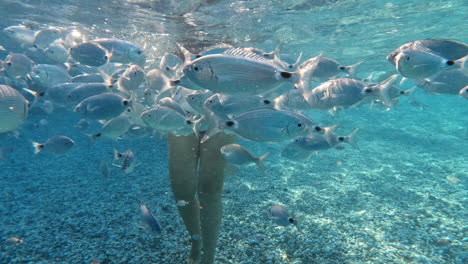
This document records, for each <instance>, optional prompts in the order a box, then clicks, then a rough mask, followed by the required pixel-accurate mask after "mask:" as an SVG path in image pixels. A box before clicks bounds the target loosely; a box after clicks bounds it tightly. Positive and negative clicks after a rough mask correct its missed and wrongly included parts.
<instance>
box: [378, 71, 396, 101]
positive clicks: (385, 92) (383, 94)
mask: <svg viewBox="0 0 468 264" xmlns="http://www.w3.org/2000/svg"><path fill="white" fill-rule="evenodd" d="M397 78H398V74H394V75H392V76H390V77H388V78H387V79H386V80H384V81H382V82H381V83H379V85H378V87H379V97H380V99H381V100H382V101H383V103H384V104H385V105H386V106H388V107H390V106H392V105H393V104H394V99H395V98H392V94H391V93H392V89H393V83H394V82H395V81H396V79H397Z"/></svg>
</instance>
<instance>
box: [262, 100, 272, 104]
mask: <svg viewBox="0 0 468 264" xmlns="http://www.w3.org/2000/svg"><path fill="white" fill-rule="evenodd" d="M263 103H264V104H271V101H270V100H263Z"/></svg>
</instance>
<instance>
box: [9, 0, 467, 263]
mask: <svg viewBox="0 0 468 264" xmlns="http://www.w3.org/2000/svg"><path fill="white" fill-rule="evenodd" d="M0 6H1V8H0V17H1V19H0V28H2V29H3V28H5V27H8V26H12V25H19V24H25V25H27V26H28V27H30V28H31V29H33V30H39V29H43V28H47V27H48V26H53V27H60V28H67V29H72V28H73V29H76V30H77V31H79V32H81V34H83V35H84V36H86V37H87V38H88V39H94V38H101V37H113V38H119V39H124V40H128V41H130V42H132V43H135V44H136V45H138V46H139V47H141V48H143V49H144V51H145V53H146V54H147V63H146V66H145V72H147V71H149V70H151V69H153V68H156V66H157V65H158V64H159V60H160V59H161V56H162V55H163V54H164V53H165V52H172V53H180V52H179V51H178V48H177V45H176V43H179V44H181V45H182V46H184V47H186V48H187V49H189V50H190V51H191V52H193V53H197V52H200V51H202V50H203V49H204V48H206V47H208V46H212V45H214V44H219V43H228V44H231V45H233V46H236V47H237V46H240V47H244V46H245V47H256V48H260V49H263V50H266V51H271V50H273V49H275V47H276V46H277V45H278V43H281V51H282V52H284V53H289V54H292V55H293V57H297V56H298V55H299V53H301V52H302V53H303V60H305V59H308V58H311V57H314V56H316V55H317V54H318V53H320V52H323V53H324V55H325V56H327V57H331V58H333V59H335V60H337V61H339V62H340V63H342V64H343V65H351V64H354V63H356V62H359V61H363V62H364V63H363V64H362V65H361V66H360V68H359V69H358V77H360V78H365V77H367V76H369V75H370V74H371V73H372V72H373V71H384V72H388V73H391V74H393V73H397V72H396V70H395V68H394V67H393V65H391V64H390V63H388V62H387V61H386V59H385V58H386V56H387V55H388V53H390V52H391V51H392V50H394V49H396V48H398V47H399V46H401V45H403V44H405V43H408V42H411V41H415V40H419V39H424V38H446V39H452V40H457V41H460V42H464V43H468V34H467V32H468V24H467V23H466V21H467V14H468V3H467V2H466V1H364V0H362V1H357V0H356V1H351V0H350V1H325V0H323V1H321V0H317V1H305V0H303V1H300V0H297V1H209V3H205V2H203V3H202V1H188V0H184V1H164V0H162V1H144V0H127V1H124V0H114V1H110V0H106V1H89V0H86V1H71V0H69V1H33V0H30V1H21V2H17V1H10V0H0ZM187 6H190V8H187ZM2 34H4V33H3V32H1V33H0V45H2V46H3V47H4V50H0V59H1V60H3V59H5V57H6V56H7V54H8V52H10V51H14V52H22V50H21V48H20V47H18V46H17V45H14V44H12V43H11V42H9V41H8V39H7V37H6V36H5V35H2ZM413 86H414V85H413V84H412V83H411V82H405V83H404V84H401V85H400V88H401V89H403V90H407V89H409V88H411V87H413ZM414 96H415V98H416V99H417V102H418V104H419V106H414V104H411V103H410V102H409V100H407V98H401V100H400V101H401V102H400V103H399V104H398V105H396V106H395V107H394V108H392V109H390V110H388V111H386V110H385V109H383V108H381V107H373V108H370V107H369V105H361V106H359V107H356V108H350V109H346V110H344V111H342V112H340V113H338V115H337V116H336V117H332V116H330V115H329V114H327V113H326V112H319V111H312V110H311V111H307V113H306V114H307V115H308V116H310V117H311V118H313V119H314V120H315V121H317V122H318V123H319V124H320V125H322V126H329V125H332V124H339V125H340V127H339V128H338V130H337V132H338V134H340V135H341V134H343V135H347V134H349V133H350V132H351V131H353V129H355V128H359V129H360V131H359V133H358V134H357V140H358V145H359V150H357V149H353V148H351V147H348V146H345V149H344V150H335V149H331V150H327V151H322V152H320V153H318V154H317V155H315V154H313V155H312V156H311V157H310V158H309V159H307V160H305V161H299V162H298V161H291V160H288V159H285V158H283V157H281V155H280V153H281V151H282V149H283V148H284V147H285V146H286V144H287V143H288V142H281V143H274V144H273V143H258V142H250V141H245V140H242V139H240V140H239V142H240V143H241V144H243V145H244V146H245V147H247V148H248V149H249V150H251V151H252V152H253V154H254V155H256V156H259V155H261V154H263V153H265V152H270V153H271V154H270V156H269V157H268V158H267V159H266V160H265V162H264V165H265V167H266V173H265V175H261V174H259V173H258V171H257V170H256V168H255V167H246V168H242V169H240V170H238V171H237V173H234V172H232V173H228V175H227V176H226V178H225V183H224V193H223V206H224V211H223V222H222V225H221V229H220V235H219V240H218V247H217V253H216V260H215V263H236V264H238V263H239V264H254V263H255V264H271V263H277V264H278V263H294V264H299V263H303V264H312V263H460V264H461V263H467V262H468V254H467V240H468V238H467V219H468V217H467V214H466V212H467V211H466V205H467V189H466V187H467V176H468V166H467V164H466V161H467V160H468V155H467V149H468V132H467V124H468V121H467V118H466V115H467V113H468V107H467V103H468V102H467V101H466V100H465V99H464V98H462V97H461V96H456V95H435V94H429V93H426V92H424V91H422V89H418V90H416V91H415V94H414ZM28 98H29V97H28ZM41 100H43V99H40V102H39V104H38V105H36V106H33V107H32V109H31V110H30V115H29V117H28V118H27V120H26V121H25V122H24V123H23V124H22V126H21V127H20V128H19V129H18V130H17V131H15V132H14V133H13V132H12V133H7V134H2V135H0V149H1V151H2V155H1V156H2V157H3V158H2V159H1V160H0V166H1V174H0V175H1V177H0V194H1V195H0V201H1V203H0V215H1V216H2V217H1V219H0V239H1V240H2V241H1V243H2V245H1V247H0V249H1V251H0V263H91V262H92V261H93V260H97V259H99V260H101V261H103V263H106V261H107V263H171V264H172V263H174V264H178V263H185V259H186V257H187V255H188V252H189V248H190V247H189V246H190V241H189V240H190V237H189V235H188V234H187V233H186V231H185V227H184V225H183V222H182V221H181V219H180V217H179V215H178V212H177V206H176V205H175V203H174V198H173V196H172V193H171V186H170V182H169V177H168V171H167V143H166V136H165V135H164V134H154V135H151V136H147V137H143V138H128V137H127V138H123V139H120V140H116V141H114V142H113V141H111V140H102V141H99V142H97V143H96V144H95V145H93V146H91V147H89V146H88V141H87V137H86V136H84V135H83V134H82V133H80V131H79V130H78V129H76V128H75V127H74V125H75V124H76V123H77V122H78V121H79V120H80V117H79V115H77V114H76V113H73V112H72V111H71V110H70V109H68V110H67V109H63V108H56V109H54V111H53V112H52V113H47V112H45V111H44V110H43V109H42V108H41V107H40V105H41ZM421 105H424V107H421ZM99 127H100V124H97V123H93V124H92V125H91V127H90V128H89V129H88V130H87V132H88V133H91V132H92V133H95V132H96V131H98V130H99ZM55 134H60V135H66V136H68V137H71V138H73V140H74V141H75V146H74V147H73V149H72V150H71V151H70V152H68V153H67V154H66V155H63V156H56V155H51V154H47V153H41V154H39V155H34V153H33V149H32V146H31V142H32V141H38V142H44V141H45V140H47V139H48V138H49V137H50V136H51V135H55ZM113 147H115V148H117V149H118V150H119V151H124V150H125V149H131V150H132V151H133V152H134V153H135V157H136V159H137V162H138V163H140V165H138V166H137V167H136V168H135V170H134V172H132V173H130V174H124V173H122V171H121V170H120V169H119V168H117V167H114V166H109V174H110V175H109V176H107V177H104V176H103V175H102V173H101V171H100V169H99V167H100V163H101V161H102V160H104V161H106V162H107V163H108V164H110V163H111V162H112V155H113V153H112V151H113ZM142 200H143V201H144V203H145V204H146V205H148V207H149V208H150V209H151V210H152V211H153V212H154V214H155V216H156V217H157V218H158V220H159V222H160V223H161V225H162V227H163V229H164V232H163V234H159V235H153V234H150V233H148V232H145V230H142V229H141V228H138V221H139V211H138V205H139V203H140V201H142ZM275 204H282V205H284V206H285V207H286V208H287V209H288V211H289V212H290V213H291V215H293V216H294V217H295V218H297V219H298V221H299V224H298V225H297V226H292V225H291V226H287V227H281V226H278V225H276V224H275V223H274V222H273V221H271V220H270V219H268V217H267V216H266V214H265V211H266V210H268V208H269V207H270V206H272V205H275ZM11 237H17V238H20V239H22V240H23V242H22V243H19V244H17V245H9V244H8V243H6V242H5V243H3V241H6V240H7V239H9V238H11Z"/></svg>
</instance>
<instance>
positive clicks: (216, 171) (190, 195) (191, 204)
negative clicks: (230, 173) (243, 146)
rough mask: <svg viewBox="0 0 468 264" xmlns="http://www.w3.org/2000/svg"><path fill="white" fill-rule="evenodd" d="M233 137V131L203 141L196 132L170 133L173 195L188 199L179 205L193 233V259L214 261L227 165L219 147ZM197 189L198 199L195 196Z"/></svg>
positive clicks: (192, 260) (180, 198)
mask: <svg viewBox="0 0 468 264" xmlns="http://www.w3.org/2000/svg"><path fill="white" fill-rule="evenodd" d="M234 141H235V136H234V135H226V134H224V133H219V134H217V135H215V136H213V137H211V138H210V139H208V140H207V141H206V142H204V143H203V144H200V143H199V139H198V138H197V137H196V136H195V135H193V134H192V135H189V136H175V135H172V134H169V136H168V148H169V176H170V179H171V186H172V191H173V193H174V198H175V199H176V201H181V200H183V201H186V202H188V204H187V205H185V206H179V207H178V209H179V213H180V215H181V217H182V219H183V221H184V224H185V227H186V228H187V231H188V232H189V234H190V236H191V241H192V249H191V252H190V257H189V262H190V263H194V264H195V263H200V260H201V261H202V262H201V263H203V264H212V263H213V261H214V256H215V250H216V241H217V240H218V231H219V226H220V224H221V217H222V202H221V195H222V192H223V183H224V169H225V165H226V162H225V160H224V158H223V156H222V155H221V152H220V148H221V147H222V146H224V145H227V144H231V143H234ZM197 191H198V200H197V198H196V196H195V195H196V193H197ZM199 201H200V202H199ZM202 245H203V258H202V259H201V246H202Z"/></svg>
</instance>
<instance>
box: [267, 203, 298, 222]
mask: <svg viewBox="0 0 468 264" xmlns="http://www.w3.org/2000/svg"><path fill="white" fill-rule="evenodd" d="M267 214H268V217H269V218H270V219H271V220H273V221H274V222H275V223H276V224H277V225H280V226H288V225H290V224H294V225H297V223H298V221H297V219H294V218H292V217H291V216H290V215H289V213H288V211H287V210H286V208H285V207H284V206H283V205H274V206H272V207H270V208H269V209H268V211H267Z"/></svg>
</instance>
